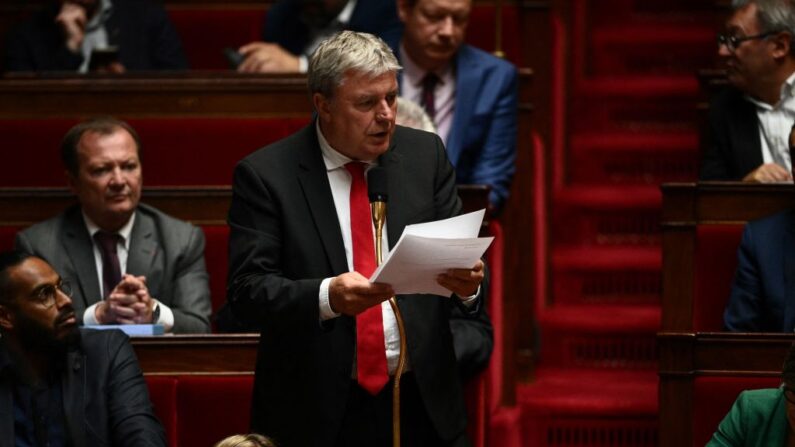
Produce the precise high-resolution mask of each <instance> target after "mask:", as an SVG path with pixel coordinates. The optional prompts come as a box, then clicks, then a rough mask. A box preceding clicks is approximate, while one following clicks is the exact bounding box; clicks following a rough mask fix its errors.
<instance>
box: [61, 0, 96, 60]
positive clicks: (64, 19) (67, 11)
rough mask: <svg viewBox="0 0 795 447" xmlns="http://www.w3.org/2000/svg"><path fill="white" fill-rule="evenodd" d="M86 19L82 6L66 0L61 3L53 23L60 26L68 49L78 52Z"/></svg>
mask: <svg viewBox="0 0 795 447" xmlns="http://www.w3.org/2000/svg"><path fill="white" fill-rule="evenodd" d="M87 21H88V18H87V17H86V8H84V7H83V6H80V5H78V4H76V3H72V2H68V1H66V2H64V3H63V4H62V5H61V10H60V12H59V13H58V16H56V17H55V23H57V24H58V25H59V26H60V27H61V30H62V31H63V34H64V38H65V39H66V47H67V48H69V51H71V52H73V53H77V52H79V50H80V47H81V46H82V45H83V37H85V30H86V22H87Z"/></svg>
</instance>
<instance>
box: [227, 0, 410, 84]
mask: <svg viewBox="0 0 795 447" xmlns="http://www.w3.org/2000/svg"><path fill="white" fill-rule="evenodd" d="M343 29H348V30H351V31H361V32H364V33H370V34H375V35H376V36H379V37H381V38H382V39H384V40H386V41H390V40H395V39H397V36H399V35H400V29H401V26H400V21H399V20H398V18H397V10H396V8H395V0H278V1H277V2H275V3H274V5H273V6H272V7H271V8H270V9H269V10H268V13H267V15H266V16H265V24H264V26H263V28H262V40H263V42H251V43H249V44H246V45H243V46H242V47H240V49H239V51H240V53H241V55H243V57H244V58H245V59H244V60H243V63H241V64H240V66H239V67H238V71H242V72H249V73H283V72H300V73H306V69H307V60H308V58H309V56H310V55H311V54H312V52H313V51H315V48H317V46H318V45H319V44H320V42H322V41H323V40H324V39H326V38H327V37H330V36H331V35H332V34H334V33H337V32H339V31H342V30H343Z"/></svg>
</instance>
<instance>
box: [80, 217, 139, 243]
mask: <svg viewBox="0 0 795 447" xmlns="http://www.w3.org/2000/svg"><path fill="white" fill-rule="evenodd" d="M81 212H82V213H83V222H85V223H86V230H88V235H89V236H91V238H92V239H93V238H94V234H96V232H97V231H99V230H100V229H101V228H99V225H97V224H96V223H94V221H93V220H91V218H89V217H88V215H87V214H86V213H85V211H82V210H81ZM134 223H135V213H133V214H132V216H130V220H128V221H127V223H126V224H124V226H123V227H121V228H120V229H119V231H117V232H116V234H118V235H119V236H121V237H122V239H123V241H124V246H125V247H126V248H127V249H129V248H130V233H132V227H133V224H134Z"/></svg>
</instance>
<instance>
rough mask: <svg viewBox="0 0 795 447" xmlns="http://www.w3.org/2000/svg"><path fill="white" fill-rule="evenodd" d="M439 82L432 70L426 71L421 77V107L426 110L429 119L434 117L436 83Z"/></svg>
mask: <svg viewBox="0 0 795 447" xmlns="http://www.w3.org/2000/svg"><path fill="white" fill-rule="evenodd" d="M438 83H439V77H438V76H436V75H435V74H434V73H433V72H430V71H429V72H428V74H426V75H425V77H424V78H422V104H421V105H422V107H423V108H424V109H425V111H426V112H428V116H430V117H431V120H433V119H435V117H436V84H438Z"/></svg>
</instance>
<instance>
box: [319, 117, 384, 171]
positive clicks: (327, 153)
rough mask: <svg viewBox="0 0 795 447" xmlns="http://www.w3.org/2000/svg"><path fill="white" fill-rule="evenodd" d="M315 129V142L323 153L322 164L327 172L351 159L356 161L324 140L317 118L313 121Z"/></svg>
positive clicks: (366, 162) (367, 162)
mask: <svg viewBox="0 0 795 447" xmlns="http://www.w3.org/2000/svg"><path fill="white" fill-rule="evenodd" d="M315 129H316V130H317V142H318V144H320V152H321V153H322V154H323V164H325V165H326V171H327V172H328V171H333V170H335V169H338V168H341V167H343V166H345V165H346V164H348V163H350V162H352V161H356V160H354V159H352V158H350V157H348V156H347V155H344V154H342V153H340V152H339V151H337V150H336V149H334V148H333V147H331V145H330V144H329V142H328V140H326V137H325V136H324V135H323V132H322V131H321V130H320V121H319V120H316V121H315ZM361 163H365V164H368V165H370V164H374V162H369V161H362V162H361Z"/></svg>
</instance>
